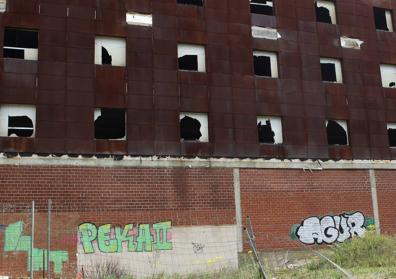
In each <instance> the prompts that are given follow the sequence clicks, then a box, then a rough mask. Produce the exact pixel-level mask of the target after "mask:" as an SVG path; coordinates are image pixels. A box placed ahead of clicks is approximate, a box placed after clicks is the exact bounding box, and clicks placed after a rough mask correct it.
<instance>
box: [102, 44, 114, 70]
mask: <svg viewBox="0 0 396 279" xmlns="http://www.w3.org/2000/svg"><path fill="white" fill-rule="evenodd" d="M112 60H113V59H112V57H111V55H110V54H109V52H108V51H107V49H106V48H104V47H103V46H102V64H103V65H111V63H112Z"/></svg>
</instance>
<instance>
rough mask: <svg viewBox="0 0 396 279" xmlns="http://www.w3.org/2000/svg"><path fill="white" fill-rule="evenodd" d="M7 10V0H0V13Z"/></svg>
mask: <svg viewBox="0 0 396 279" xmlns="http://www.w3.org/2000/svg"><path fill="white" fill-rule="evenodd" d="M6 10H7V0H0V13H4V12H5V11H6Z"/></svg>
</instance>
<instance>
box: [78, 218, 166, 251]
mask: <svg viewBox="0 0 396 279" xmlns="http://www.w3.org/2000/svg"><path fill="white" fill-rule="evenodd" d="M171 226H172V224H171V222H170V221H169V222H162V223H156V224H153V225H152V226H150V225H149V224H140V225H137V226H136V227H135V226H134V225H133V224H127V225H125V226H124V227H123V228H122V227H119V226H112V225H110V224H106V225H102V226H99V227H97V226H96V225H94V224H92V223H84V224H81V225H80V226H79V227H78V231H79V236H80V243H81V245H82V248H83V250H84V253H85V254H93V253H95V252H96V251H95V248H96V247H97V248H98V249H99V251H100V252H102V253H122V252H124V251H127V252H152V251H153V250H172V242H170V232H169V230H170V229H171Z"/></svg>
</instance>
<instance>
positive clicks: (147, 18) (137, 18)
mask: <svg viewBox="0 0 396 279" xmlns="http://www.w3.org/2000/svg"><path fill="white" fill-rule="evenodd" d="M126 22H127V24H129V25H140V26H152V25H153V16H152V15H150V14H139V13H134V12H128V13H127V14H126Z"/></svg>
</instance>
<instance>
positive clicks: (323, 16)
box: [315, 3, 332, 23]
mask: <svg viewBox="0 0 396 279" xmlns="http://www.w3.org/2000/svg"><path fill="white" fill-rule="evenodd" d="M315 9H316V20H317V21H318V22H324V23H332V22H331V17H330V11H329V10H328V9H327V8H325V7H318V4H317V3H315Z"/></svg>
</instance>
